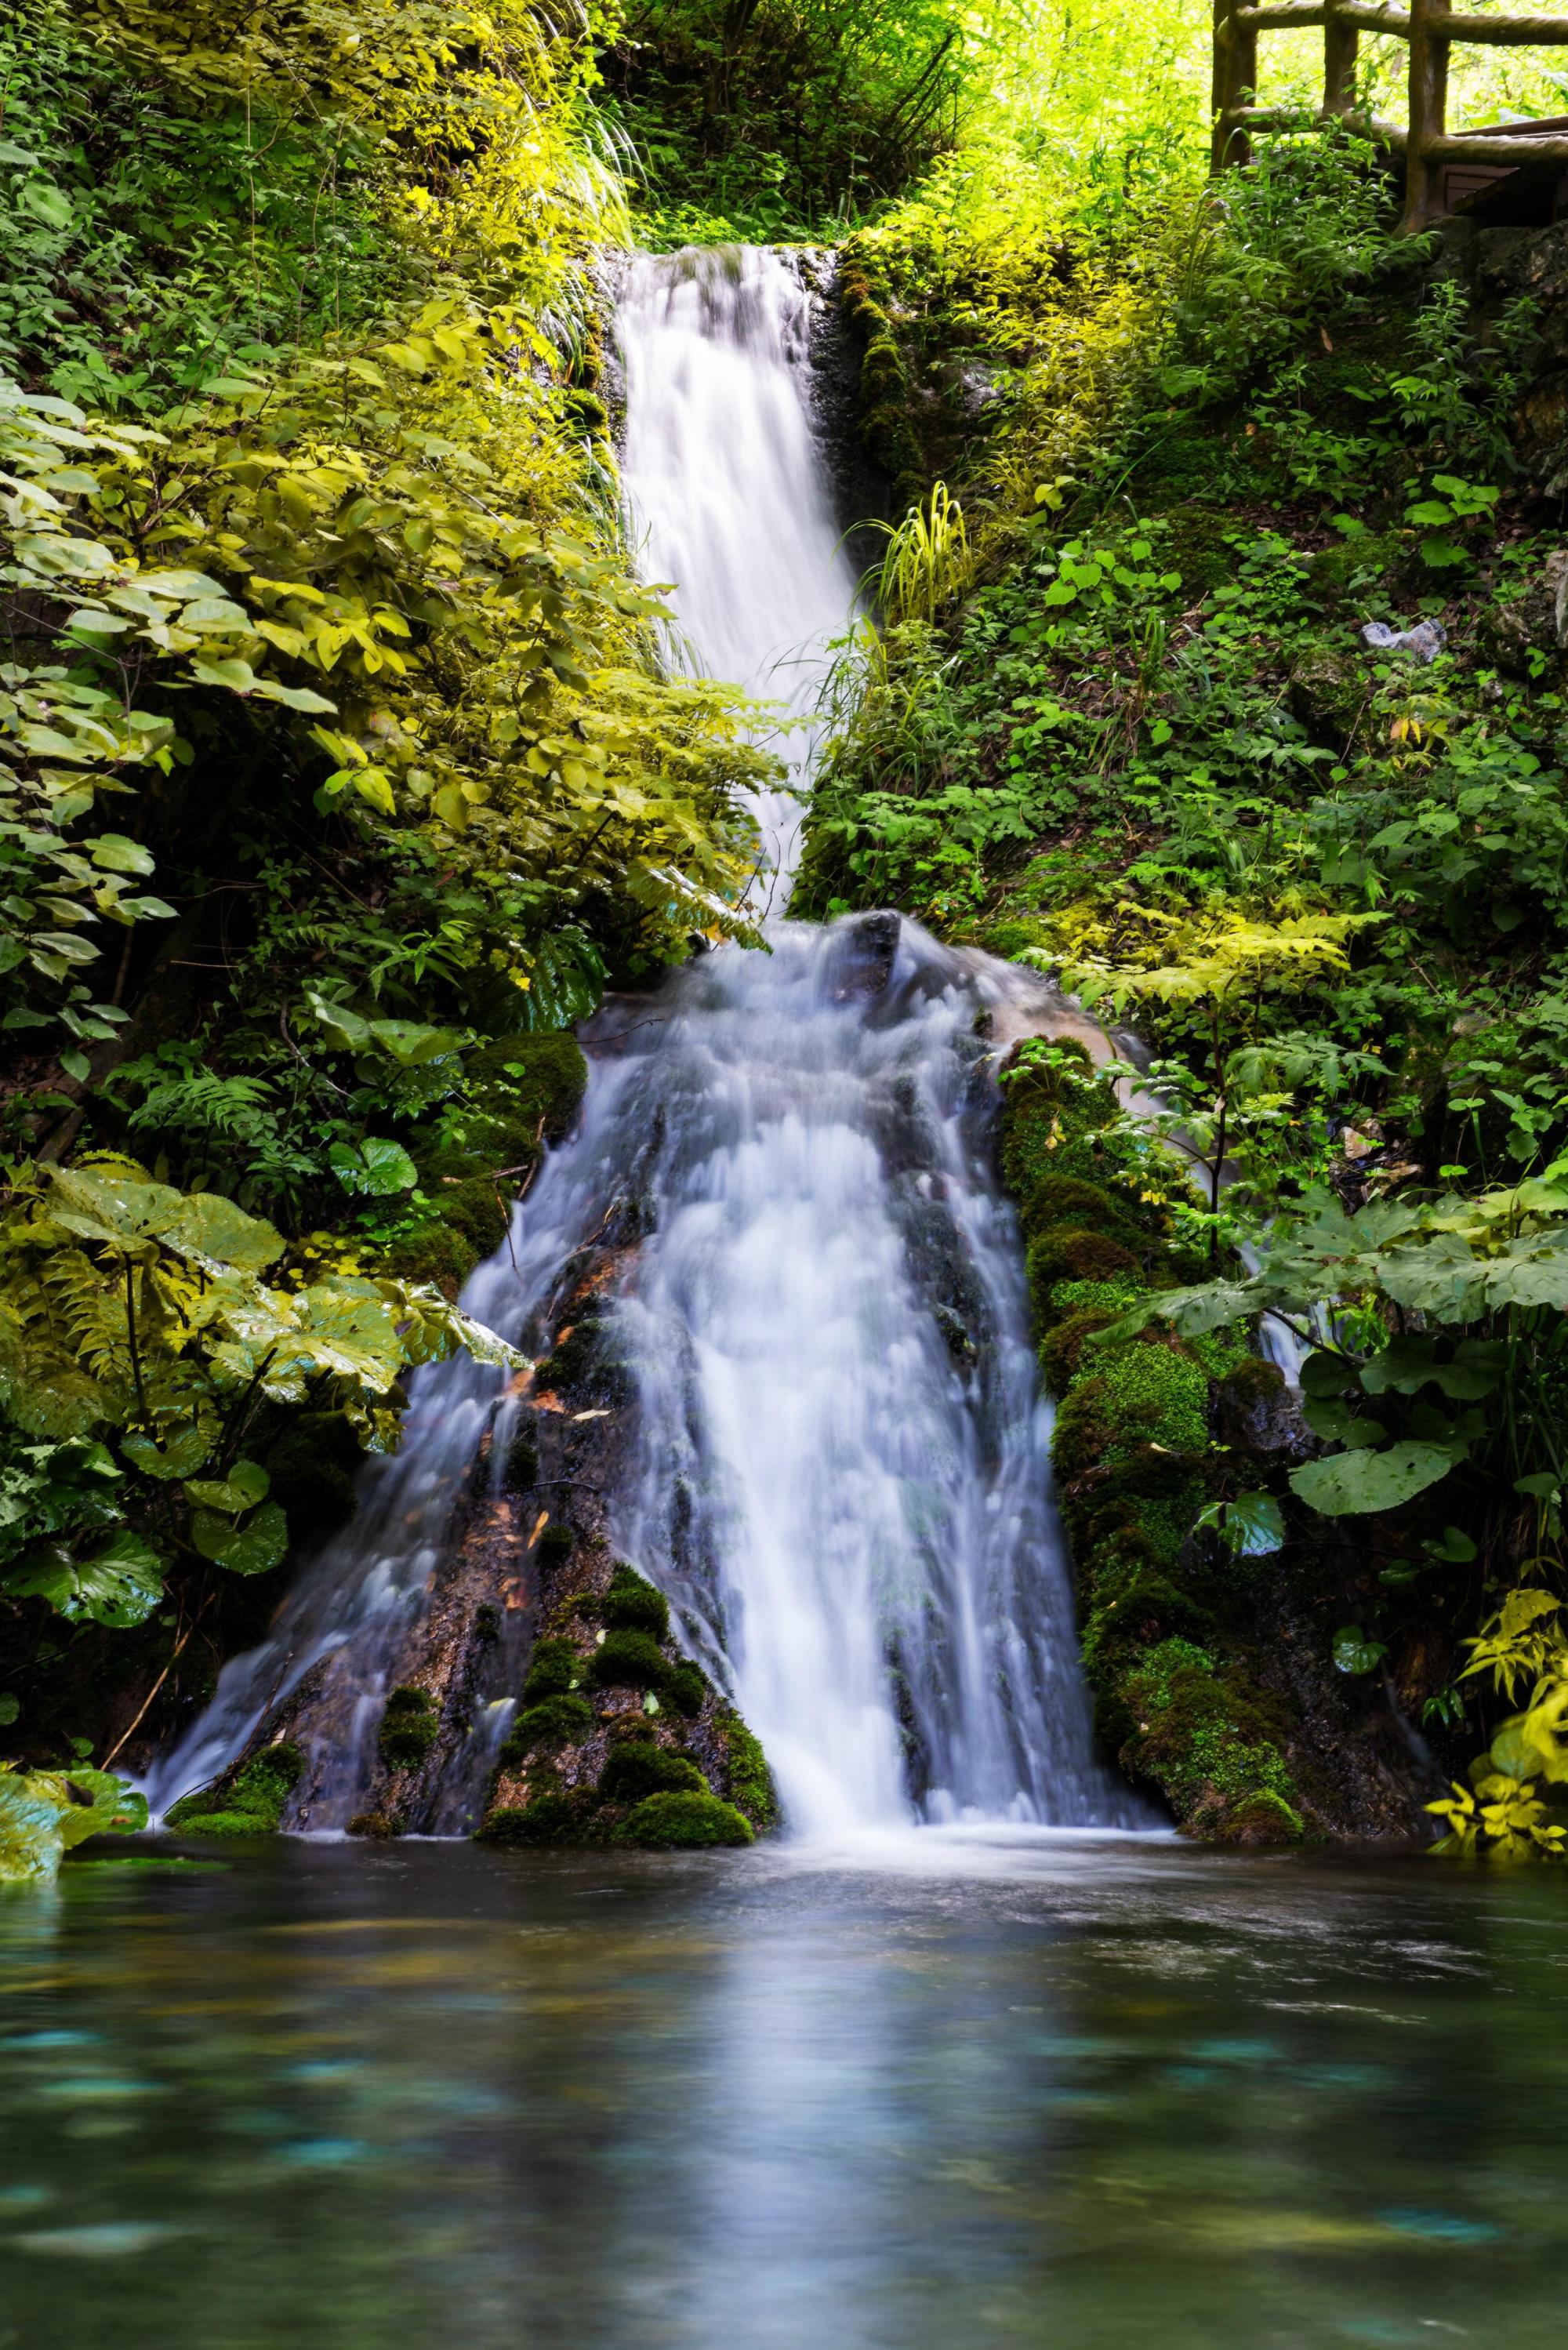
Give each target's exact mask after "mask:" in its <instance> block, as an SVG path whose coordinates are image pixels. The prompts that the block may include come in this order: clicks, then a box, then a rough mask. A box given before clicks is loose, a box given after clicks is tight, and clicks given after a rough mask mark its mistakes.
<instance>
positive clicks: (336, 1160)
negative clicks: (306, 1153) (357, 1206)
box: [327, 1134, 420, 1200]
mask: <svg viewBox="0 0 1568 2350" xmlns="http://www.w3.org/2000/svg"><path fill="white" fill-rule="evenodd" d="M327 1159H329V1161H330V1162H331V1167H332V1171H333V1173H334V1174H335V1175H336V1176H337V1180H338V1181H339V1183H341V1184H342V1186H343V1189H344V1190H345V1191H351V1192H354V1193H356V1194H357V1195H359V1196H362V1197H364V1198H367V1199H371V1200H386V1199H389V1198H390V1197H391V1196H392V1194H393V1193H394V1192H396V1191H410V1190H411V1189H412V1188H413V1186H414V1185H415V1184H416V1183H417V1182H418V1181H419V1180H420V1171H419V1169H418V1168H417V1167H416V1166H415V1165H414V1162H413V1160H412V1159H410V1157H409V1154H408V1152H407V1151H406V1150H405V1149H403V1146H402V1144H401V1143H400V1142H388V1141H385V1140H384V1139H382V1138H381V1137H379V1135H374V1134H369V1135H367V1136H366V1138H365V1139H364V1141H363V1142H360V1143H348V1142H335V1143H334V1144H333V1146H332V1148H331V1149H330V1150H329V1151H328V1152H327Z"/></svg>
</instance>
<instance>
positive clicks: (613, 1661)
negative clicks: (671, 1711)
mask: <svg viewBox="0 0 1568 2350" xmlns="http://www.w3.org/2000/svg"><path fill="white" fill-rule="evenodd" d="M669 1673H670V1668H669V1666H668V1665H667V1664H666V1663H665V1660H664V1657H663V1654H662V1652H661V1651H660V1648H659V1643H658V1641H657V1640H656V1639H654V1638H653V1637H652V1635H651V1634H650V1633H648V1632H633V1631H625V1632H610V1633H608V1634H607V1636H606V1638H605V1639H604V1641H603V1643H602V1645H601V1646H600V1647H598V1648H596V1649H595V1650H594V1652H593V1655H592V1656H591V1657H590V1658H589V1659H588V1676H589V1679H591V1680H592V1681H593V1682H594V1683H595V1684H596V1686H597V1687H598V1688H599V1689H642V1690H661V1689H662V1688H663V1687H664V1684H665V1682H666V1679H668V1677H669Z"/></svg>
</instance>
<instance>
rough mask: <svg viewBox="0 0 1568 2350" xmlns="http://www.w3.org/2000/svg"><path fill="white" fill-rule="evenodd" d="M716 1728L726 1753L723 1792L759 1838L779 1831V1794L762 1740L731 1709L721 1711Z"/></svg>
mask: <svg viewBox="0 0 1568 2350" xmlns="http://www.w3.org/2000/svg"><path fill="white" fill-rule="evenodd" d="M713 1727H714V1731H715V1732H716V1734H717V1736H718V1738H719V1740H720V1741H721V1742H722V1746H723V1750H724V1773H725V1790H724V1792H725V1794H727V1795H728V1797H729V1799H730V1801H731V1803H732V1804H734V1806H735V1809H736V1810H737V1811H738V1812H743V1813H744V1814H745V1816H746V1818H747V1819H748V1820H750V1822H751V1824H752V1825H753V1828H754V1829H755V1830H756V1831H757V1833H758V1835H763V1834H764V1833H765V1832H766V1831H767V1830H768V1829H769V1828H774V1827H777V1825H778V1824H779V1799H778V1791H777V1789H776V1788H775V1787H774V1774H773V1773H772V1772H771V1771H770V1770H769V1769H768V1759H767V1756H766V1755H765V1754H764V1753H763V1746H762V1741H761V1739H759V1738H758V1737H757V1736H756V1735H755V1733H754V1732H753V1731H751V1730H750V1729H749V1728H748V1727H747V1725H746V1723H745V1722H744V1721H742V1719H741V1716H740V1715H739V1714H738V1713H736V1712H734V1711H733V1710H732V1708H730V1707H728V1706H724V1707H722V1708H721V1709H720V1711H719V1712H718V1713H717V1714H716V1716H715V1717H714V1722H713Z"/></svg>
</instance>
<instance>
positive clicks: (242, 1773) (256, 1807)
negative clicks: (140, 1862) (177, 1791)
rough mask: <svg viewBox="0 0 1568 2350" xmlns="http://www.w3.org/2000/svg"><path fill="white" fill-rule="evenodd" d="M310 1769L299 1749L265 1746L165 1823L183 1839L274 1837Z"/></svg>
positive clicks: (174, 1807)
mask: <svg viewBox="0 0 1568 2350" xmlns="http://www.w3.org/2000/svg"><path fill="white" fill-rule="evenodd" d="M304 1769H305V1756H304V1755H303V1753H302V1752H300V1750H299V1748H298V1747H297V1746H295V1745H293V1744H291V1743H280V1744H278V1745H276V1746H264V1747H263V1748H262V1750H261V1752H260V1753H259V1754H253V1755H252V1756H251V1757H250V1759H249V1761H248V1762H245V1763H241V1765H240V1767H239V1769H238V1770H237V1771H236V1772H234V1773H233V1775H232V1776H231V1777H229V1778H227V1779H224V1780H221V1781H220V1782H219V1783H218V1784H217V1785H216V1786H215V1787H203V1788H202V1789H201V1790H200V1791H199V1792H198V1793H197V1794H192V1795H182V1797H181V1799H180V1801H179V1802H178V1803H177V1804H171V1806H170V1808H169V1810H168V1812H167V1813H166V1814H164V1819H165V1823H166V1825H168V1826H170V1827H171V1828H178V1829H179V1831H180V1833H181V1834H182V1835H217V1836H253V1835H274V1834H275V1832H276V1830H277V1828H278V1827H279V1826H280V1825H281V1824H282V1820H283V1814H284V1810H285V1807H286V1804H287V1802H288V1799H289V1797H290V1795H291V1794H293V1793H294V1790H295V1788H296V1786H297V1785H298V1783H299V1779H300V1775H301V1773H303V1771H304Z"/></svg>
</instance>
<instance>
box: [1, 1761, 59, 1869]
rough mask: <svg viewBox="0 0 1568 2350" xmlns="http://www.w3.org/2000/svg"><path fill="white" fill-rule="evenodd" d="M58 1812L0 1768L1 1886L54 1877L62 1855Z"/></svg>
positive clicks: (15, 1775) (22, 1780)
mask: <svg viewBox="0 0 1568 2350" xmlns="http://www.w3.org/2000/svg"><path fill="white" fill-rule="evenodd" d="M60 1822H61V1808H60V1805H59V1804H57V1803H55V1802H54V1801H53V1800H52V1799H51V1797H50V1796H48V1795H47V1794H38V1793H37V1791H36V1789H35V1788H34V1786H33V1784H32V1783H31V1782H30V1781H29V1780H27V1779H25V1778H23V1777H22V1776H21V1774H20V1773H17V1772H15V1771H7V1770H5V1769H3V1768H0V1884H10V1885H19V1884H30V1883H36V1882H37V1881H38V1880H39V1879H40V1878H47V1877H53V1876H54V1874H55V1871H56V1870H57V1868H58V1867H59V1865H60V1856H61V1855H62V1854H63V1852H64V1851H65V1838H64V1836H63V1835H61V1833H60Z"/></svg>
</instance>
